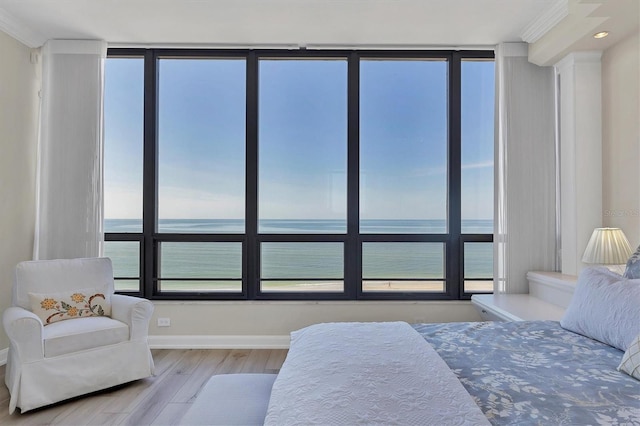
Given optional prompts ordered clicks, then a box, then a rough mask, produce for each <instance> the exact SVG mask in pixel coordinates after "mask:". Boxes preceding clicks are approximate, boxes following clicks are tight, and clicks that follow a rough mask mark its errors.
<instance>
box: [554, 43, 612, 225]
mask: <svg viewBox="0 0 640 426" xmlns="http://www.w3.org/2000/svg"><path fill="white" fill-rule="evenodd" d="M601 61H602V51H600V50H586V51H584V52H571V53H569V54H568V55H567V56H565V57H564V58H562V59H560V60H559V61H558V62H557V63H556V64H555V65H554V66H555V67H556V69H558V70H563V69H565V68H568V67H571V66H573V65H575V64H576V63H580V64H588V63H600V62H601ZM589 235H591V234H589Z"/></svg>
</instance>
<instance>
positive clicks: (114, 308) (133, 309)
mask: <svg viewBox="0 0 640 426" xmlns="http://www.w3.org/2000/svg"><path fill="white" fill-rule="evenodd" d="M151 314H153V303H151V302H149V301H148V300H147V299H142V298H140V297H133V296H125V295H123V294H114V295H112V296H111V317H112V318H113V319H116V320H118V321H122V322H124V323H126V324H127V325H128V326H129V339H131V340H146V338H147V336H148V335H149V321H150V320H151Z"/></svg>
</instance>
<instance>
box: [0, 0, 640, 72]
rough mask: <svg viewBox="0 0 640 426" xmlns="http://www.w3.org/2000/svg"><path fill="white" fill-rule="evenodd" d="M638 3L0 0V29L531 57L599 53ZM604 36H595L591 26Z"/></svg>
mask: <svg viewBox="0 0 640 426" xmlns="http://www.w3.org/2000/svg"><path fill="white" fill-rule="evenodd" d="M639 5H640V0H0V31H4V32H6V33H8V34H9V35H11V36H13V37H14V38H16V39H17V40H19V41H21V42H23V43H24V44H26V45H28V46H30V47H39V46H41V45H42V44H44V43H45V41H46V40H48V39H101V40H106V41H107V42H108V43H109V46H111V47H118V46H119V47H134V46H141V47H145V46H155V47H163V46H166V47H263V48H270V47H271V48H288V49H297V48H300V47H307V48H351V47H353V48H392V49H399V48H432V49H433V48H438V47H442V48H458V47H461V48H467V49H469V48H471V49H473V48H485V49H486V48H491V47H493V46H494V45H496V44H498V43H501V42H521V41H525V42H527V43H529V60H530V61H531V62H533V63H536V64H538V65H553V64H554V63H555V62H556V61H557V60H558V59H559V58H562V57H564V56H565V55H566V54H567V53H569V52H572V51H581V50H605V49H606V48H608V47H609V46H611V45H612V44H615V43H617V42H618V41H620V40H622V39H623V38H625V37H627V36H629V35H630V34H632V33H634V32H637V31H638V23H639V22H640V10H639ZM601 30H607V31H609V32H610V36H609V37H607V38H605V39H601V40H595V39H594V38H593V37H592V36H593V34H594V33H595V32H598V31H601Z"/></svg>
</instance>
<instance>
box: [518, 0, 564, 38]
mask: <svg viewBox="0 0 640 426" xmlns="http://www.w3.org/2000/svg"><path fill="white" fill-rule="evenodd" d="M568 15H569V0H557V1H556V2H555V3H553V4H552V5H551V6H550V7H549V8H547V9H546V10H545V11H544V12H542V13H541V14H540V15H539V16H538V17H537V18H536V19H534V20H533V21H531V23H530V24H529V25H527V26H526V27H525V28H524V29H523V30H522V33H520V38H521V39H522V41H525V42H527V43H535V42H536V41H538V40H540V39H541V38H542V36H544V35H545V34H546V33H547V32H549V30H551V29H552V28H553V27H554V26H556V25H557V24H558V23H559V22H560V21H562V20H563V19H564V18H566V17H567V16H568Z"/></svg>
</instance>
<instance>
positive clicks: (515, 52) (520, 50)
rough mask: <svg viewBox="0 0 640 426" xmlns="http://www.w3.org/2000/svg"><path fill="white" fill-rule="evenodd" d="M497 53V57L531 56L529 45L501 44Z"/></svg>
mask: <svg viewBox="0 0 640 426" xmlns="http://www.w3.org/2000/svg"><path fill="white" fill-rule="evenodd" d="M497 52H498V53H497V55H496V56H502V57H527V56H529V45H528V44H527V43H500V44H499V45H498V47H497Z"/></svg>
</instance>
